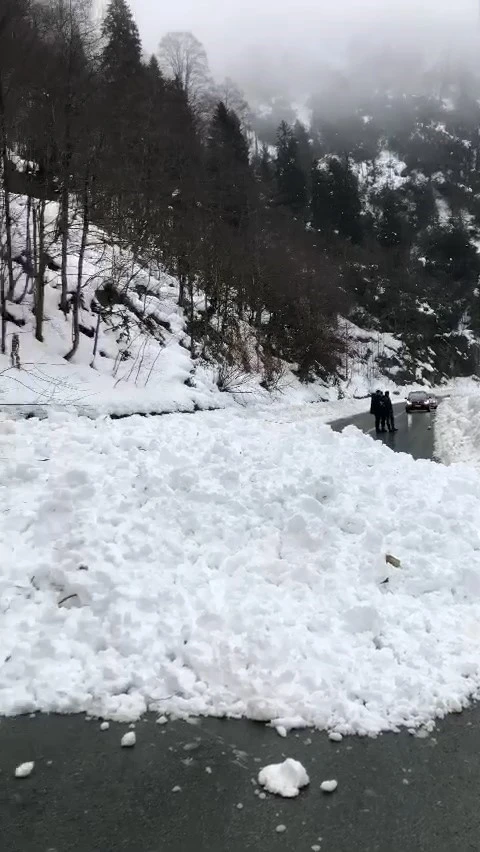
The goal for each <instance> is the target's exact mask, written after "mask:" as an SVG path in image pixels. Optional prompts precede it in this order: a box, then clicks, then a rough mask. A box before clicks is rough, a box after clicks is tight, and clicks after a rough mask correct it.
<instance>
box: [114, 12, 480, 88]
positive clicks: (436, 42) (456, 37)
mask: <svg viewBox="0 0 480 852" xmlns="http://www.w3.org/2000/svg"><path fill="white" fill-rule="evenodd" d="M131 7H132V11H133V13H134V15H135V18H136V21H137V23H138V26H139V28H140V33H141V36H142V40H143V44H144V47H145V49H146V50H147V51H155V50H156V48H157V45H158V42H159V40H160V38H161V36H162V35H163V34H164V33H165V32H167V31H169V30H191V31H192V32H194V33H195V35H196V36H197V37H198V38H199V39H200V40H201V41H202V42H203V43H204V45H205V47H206V49H207V52H208V55H209V60H210V65H211V68H212V72H213V74H214V75H215V77H218V78H220V77H223V76H225V75H230V76H231V77H233V78H235V79H236V80H237V81H238V83H239V84H240V85H241V86H242V87H243V88H244V89H245V90H246V92H247V95H248V96H249V98H251V99H253V100H259V99H261V98H262V97H270V96H272V94H279V93H281V94H283V95H285V96H286V97H289V98H293V99H294V98H295V97H298V96H300V97H302V96H304V95H305V94H308V93H310V92H311V91H312V90H314V89H315V88H316V81H317V80H318V79H319V78H322V76H323V73H324V70H325V68H326V67H331V66H337V67H338V66H340V67H342V66H345V64H349V65H351V64H352V63H354V65H358V64H359V63H360V64H363V65H364V64H365V62H364V60H365V59H366V58H368V60H369V63H370V65H371V66H372V65H373V68H374V69H375V68H377V69H378V71H380V72H383V71H384V69H385V67H387V68H388V66H390V65H391V64H392V56H393V55H394V54H395V55H396V57H397V58H396V63H397V65H399V71H400V74H401V75H403V74H404V73H405V69H407V68H409V69H410V71H411V72H412V73H417V72H418V71H420V68H421V66H422V64H423V61H425V62H427V63H431V62H432V61H436V60H437V59H439V58H440V57H441V58H442V60H443V61H450V62H451V61H454V60H455V58H456V57H458V56H461V57H462V59H463V60H465V59H466V58H468V60H469V61H472V62H475V57H476V55H478V48H479V47H480V20H479V0H457V2H455V3H452V0H423V2H421V3H419V2H418V0H398V2H393V0H388V2H385V0H363V2H359V0H336V2H332V1H331V0H276V2H272V0H263V2H257V0H242V2H238V0H235V2H234V0H203V2H199V0H176V2H175V3H174V4H163V3H155V2H152V0H132V2H131ZM374 73H375V72H374Z"/></svg>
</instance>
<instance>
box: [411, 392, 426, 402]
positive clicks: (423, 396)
mask: <svg viewBox="0 0 480 852" xmlns="http://www.w3.org/2000/svg"><path fill="white" fill-rule="evenodd" d="M408 398H409V399H411V400H413V401H414V402H420V401H421V400H422V399H427V394H426V393H425V391H414V392H413V393H410V394H409V395H408Z"/></svg>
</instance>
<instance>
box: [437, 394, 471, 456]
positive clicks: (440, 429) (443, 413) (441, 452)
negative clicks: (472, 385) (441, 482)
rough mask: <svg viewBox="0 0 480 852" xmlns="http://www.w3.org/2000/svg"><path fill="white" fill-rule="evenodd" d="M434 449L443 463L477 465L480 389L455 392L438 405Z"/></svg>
mask: <svg viewBox="0 0 480 852" xmlns="http://www.w3.org/2000/svg"><path fill="white" fill-rule="evenodd" d="M435 453H436V456H437V458H439V459H440V460H441V461H442V462H444V464H453V463H454V462H464V463H466V464H470V465H475V466H476V467H478V468H480V393H478V391H477V394H476V395H472V394H469V395H468V396H465V395H460V394H458V395H455V396H452V397H450V398H449V399H446V400H445V401H444V402H442V404H441V405H440V406H439V408H438V411H437V416H436V418H435Z"/></svg>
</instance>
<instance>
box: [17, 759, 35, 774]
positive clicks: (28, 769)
mask: <svg viewBox="0 0 480 852" xmlns="http://www.w3.org/2000/svg"><path fill="white" fill-rule="evenodd" d="M34 766H35V761H33V760H31V761H28V762H27V763H20V765H19V766H17V768H16V770H15V778H28V776H29V775H31V774H32V772H33V767H34Z"/></svg>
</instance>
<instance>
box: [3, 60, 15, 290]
mask: <svg viewBox="0 0 480 852" xmlns="http://www.w3.org/2000/svg"><path fill="white" fill-rule="evenodd" d="M0 136H1V159H2V170H3V194H4V216H5V236H6V241H7V270H8V292H7V298H8V299H13V297H14V294H15V279H14V277H13V260H12V214H11V210H10V181H9V176H8V146H7V125H6V117H5V100H4V94H3V80H2V77H1V76H0Z"/></svg>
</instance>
